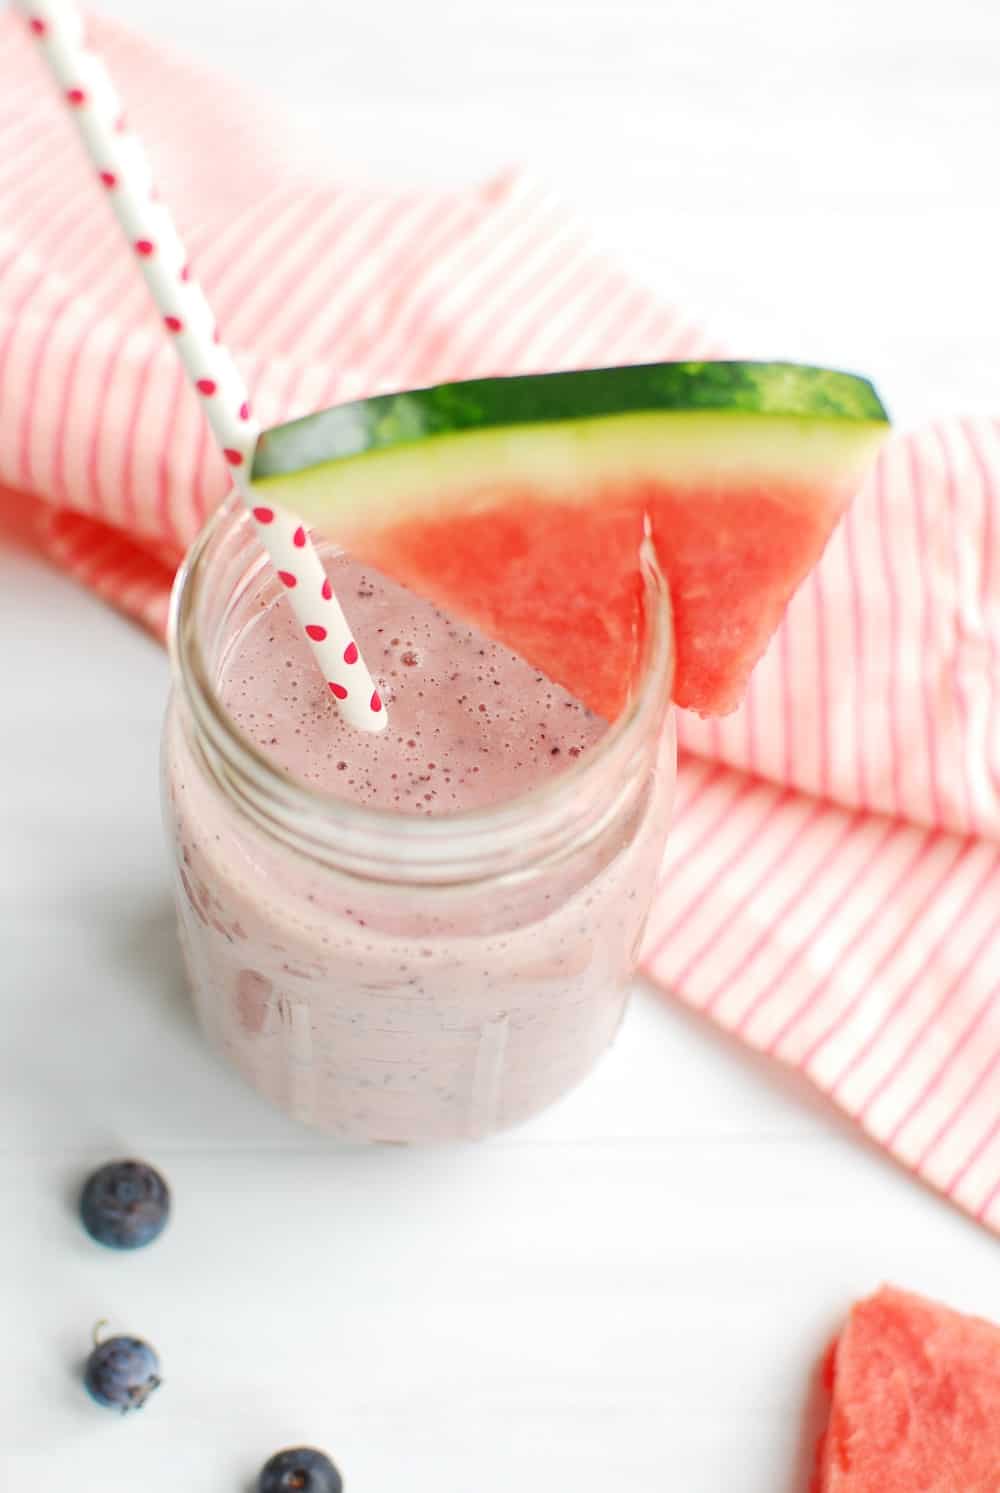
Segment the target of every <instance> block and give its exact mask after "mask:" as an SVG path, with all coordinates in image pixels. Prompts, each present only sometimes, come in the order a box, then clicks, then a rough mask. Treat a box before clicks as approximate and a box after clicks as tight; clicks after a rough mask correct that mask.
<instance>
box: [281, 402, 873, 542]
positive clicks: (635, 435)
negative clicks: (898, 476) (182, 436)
mask: <svg viewBox="0 0 1000 1493" xmlns="http://www.w3.org/2000/svg"><path fill="white" fill-rule="evenodd" d="M885 435H886V426H885V425H884V424H883V423H882V422H881V421H860V420H838V419H822V418H811V417H808V416H802V415H789V416H782V415H754V414H742V413H740V414H725V413H719V412H718V411H714V410H713V411H694V412H685V413H683V414H668V415H664V414H662V413H652V414H628V415H614V416H603V417H602V418H600V419H594V420H573V421H560V422H554V423H552V424H538V425H519V426H503V427H495V428H492V429H488V430H474V431H462V432H460V433H458V434H449V435H441V436H431V437H427V438H425V439H423V440H420V441H415V442H413V443H411V444H407V445H402V446H396V447H391V448H389V449H386V450H381V451H379V450H376V451H369V452H365V453H364V454H363V455H361V456H354V457H347V458H343V459H341V460H335V461H329V462H326V463H324V464H323V465H321V466H313V467H308V468H306V469H305V470H303V471H300V472H294V473H286V474H282V475H280V476H276V477H267V478H263V479H261V480H260V481H258V482H255V483H254V491H255V492H259V493H260V494H261V495H263V494H265V493H266V494H267V495H268V496H269V497H271V498H274V499H275V500H276V501H277V502H279V503H283V504H285V505H286V506H288V507H289V508H292V509H294V510H295V512H296V513H297V514H299V515H300V516H301V517H302V518H304V519H305V520H306V521H307V522H309V523H312V524H314V525H315V526H316V527H317V528H319V529H320V530H322V531H324V532H325V533H327V534H328V535H329V536H330V537H331V538H333V539H336V540H337V541H339V542H344V543H346V542H347V541H348V540H349V538H350V536H351V535H352V534H355V533H364V534H367V535H372V534H375V533H377V532H379V531H380V530H383V529H389V528H392V527H394V526H395V525H396V524H398V523H400V522H401V521H409V520H412V519H418V518H420V517H422V516H426V517H431V516H433V517H434V518H435V519H442V518H445V517H447V515H448V513H449V511H456V512H457V511H460V512H461V514H462V516H463V517H466V518H468V517H470V516H472V515H473V514H475V513H477V512H479V513H481V512H489V511H490V510H491V509H493V508H499V507H503V506H505V505H506V504H508V503H509V502H510V498H511V494H512V493H517V494H518V496H519V497H523V499H525V500H534V501H537V502H540V503H558V504H562V505H565V506H568V507H573V506H575V507H585V506H587V505H588V504H590V503H592V502H593V501H594V494H595V490H596V491H599V490H600V489H601V487H602V486H605V485H607V484H612V483H613V484H614V485H615V486H619V487H620V486H621V485H622V484H625V485H627V484H628V483H629V482H632V481H635V482H641V481H650V480H657V479H659V480H661V481H664V482H669V483H671V484H678V485H684V486H687V485H690V486H692V487H695V486H697V485H699V484H702V483H712V484H714V485H725V484H727V483H732V482H739V481H741V480H743V481H745V480H754V481H760V480H766V479H771V480H773V481H774V482H775V484H776V486H777V487H779V488H780V485H781V484H782V483H783V482H786V483H808V482H809V481H810V480H811V479H813V478H816V479H818V478H821V477H822V478H824V479H826V480H829V479H830V477H831V476H834V475H837V474H840V475H843V476H847V475H848V474H849V473H851V472H853V471H857V472H858V473H859V474H860V472H861V471H862V470H863V469H864V468H865V467H866V466H867V464H868V463H869V462H870V460H871V459H872V457H873V456H874V455H875V452H876V451H877V449H878V447H879V445H880V444H881V442H882V441H883V440H884V439H885Z"/></svg>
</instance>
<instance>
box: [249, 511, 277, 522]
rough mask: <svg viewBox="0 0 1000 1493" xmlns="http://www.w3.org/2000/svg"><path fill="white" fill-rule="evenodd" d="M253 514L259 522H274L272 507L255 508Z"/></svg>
mask: <svg viewBox="0 0 1000 1493" xmlns="http://www.w3.org/2000/svg"><path fill="white" fill-rule="evenodd" d="M253 516H254V518H255V519H256V520H257V522H258V523H259V524H273V523H274V509H273V508H255V509H254V510H253Z"/></svg>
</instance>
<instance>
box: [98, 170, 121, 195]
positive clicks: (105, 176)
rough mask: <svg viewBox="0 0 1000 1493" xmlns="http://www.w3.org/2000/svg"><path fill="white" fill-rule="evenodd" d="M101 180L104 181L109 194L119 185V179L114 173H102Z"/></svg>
mask: <svg viewBox="0 0 1000 1493" xmlns="http://www.w3.org/2000/svg"><path fill="white" fill-rule="evenodd" d="M101 180H102V181H103V183H104V185H105V186H106V187H107V189H108V191H109V192H110V191H111V189H112V187H116V186H117V185H118V178H117V176H116V175H115V173H114V172H113V171H102V172H101Z"/></svg>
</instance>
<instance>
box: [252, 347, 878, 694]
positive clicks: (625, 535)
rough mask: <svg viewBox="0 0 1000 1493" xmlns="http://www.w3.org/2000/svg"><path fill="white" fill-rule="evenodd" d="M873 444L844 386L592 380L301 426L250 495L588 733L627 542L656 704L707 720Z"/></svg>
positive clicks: (838, 377)
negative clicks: (657, 605) (472, 643)
mask: <svg viewBox="0 0 1000 1493" xmlns="http://www.w3.org/2000/svg"><path fill="white" fill-rule="evenodd" d="M888 428H889V427H888V417H887V415H886V412H885V410H884V408H883V406H882V403H881V401H880V399H879V397H878V395H877V394H876V392H875V390H874V389H873V387H872V385H871V384H870V383H868V382H867V380H865V379H863V378H859V377H857V376H855V375H853V374H849V373H840V372H836V371H833V370H829V369H822V368H811V367H804V366H801V365H797V364H791V363H721V362H720V363H661V364H649V365H640V366H633V367H624V368H599V369H590V370H586V371H583V372H577V373H555V374H538V375H527V376H522V377H516V378H497V379H478V380H474V381H471V382H466V383H455V384H444V385H441V386H439V387H436V388H430V389H417V390H411V391H409V392H404V393H400V394H389V395H380V396H376V397H373V398H369V399H364V400H360V401H358V402H356V403H352V404H346V405H340V406H337V407H336V408H334V409H330V410H326V411H323V412H321V413H319V414H315V415H309V416H307V417H306V418H304V419H300V420H294V421H291V422H290V423H288V424H286V425H281V426H278V427H276V428H274V429H271V430H268V431H266V432H265V434H264V436H263V437H262V438H261V442H260V445H259V447H258V450H257V454H256V457H255V461H254V466H253V482H254V487H255V489H256V490H259V491H260V492H261V494H262V495H266V496H267V498H268V499H269V500H270V499H273V500H275V501H276V502H278V503H280V504H284V505H285V506H287V507H288V508H290V509H292V510H293V511H294V512H295V513H297V514H299V515H300V516H301V517H302V518H304V519H305V520H306V521H307V522H309V523H310V524H312V525H313V526H314V527H315V528H316V529H317V530H318V531H319V532H321V533H322V534H324V535H326V536H327V537H328V538H329V539H332V540H333V541H334V542H335V543H337V544H339V545H340V546H341V547H342V548H344V549H345V550H347V551H349V552H350V553H351V554H353V555H354V556H356V557H357V558H358V559H360V560H362V561H364V562H365V563H366V564H370V565H373V566H375V567H376V568H377V569H378V570H380V571H382V572H383V574H385V575H387V576H389V577H391V578H392V579H393V580H396V581H399V582H401V583H402V584H404V585H405V586H407V587H409V588H410V589H411V590H413V591H415V592H417V593H418V594H420V595H422V596H424V597H426V598H428V599H429V600H431V601H433V602H434V603H435V604H436V605H437V606H439V607H441V608H442V609H443V610H445V611H447V612H449V613H450V614H451V615H453V616H455V617H457V618H461V619H462V620H464V621H466V622H468V623H471V624H472V625H474V626H476V627H478V628H479V629H480V630H481V631H483V632H484V633H486V634H487V635H488V636H490V637H492V638H494V639H496V640H497V641H499V642H501V643H503V644H505V645H506V646H507V647H509V648H511V649H513V650H514V651H515V652H516V653H519V654H520V655H521V656H522V657H523V658H525V659H527V660H528V662H529V663H531V664H532V665H534V666H535V667H536V668H538V669H540V670H541V671H542V672H544V673H545V674H547V675H548V676H549V678H550V679H552V680H554V681H555V682H556V683H557V684H561V685H563V686H564V687H565V688H566V689H568V690H569V691H570V692H571V693H572V694H574V695H575V696H576V697H577V698H578V699H580V700H582V701H583V703H584V704H585V705H587V706H589V707H590V708H591V709H592V710H594V711H596V712H598V713H599V714H601V715H603V716H605V717H606V718H607V719H609V720H610V719H614V718H615V717H616V716H617V715H618V714H619V712H620V711H621V709H622V706H623V705H624V703H625V699H626V697H627V695H628V692H629V672H630V667H631V666H632V664H631V660H632V659H633V658H634V655H635V646H634V640H635V635H636V629H637V626H638V617H639V608H640V605H641V596H640V580H639V570H638V554H639V547H640V542H641V540H642V537H643V533H644V531H646V530H648V532H649V534H650V536H651V538H652V541H653V544H654V546H655V549H656V552H657V556H658V559H659V564H660V568H661V570H662V571H663V574H664V575H665V577H666V579H667V582H668V585H669V590H670V598H671V605H672V609H673V620H674V633H675V646H676V657H677V666H676V674H675V680H674V691H673V698H674V700H675V702H676V703H677V704H678V705H682V706H687V707H689V708H690V709H692V710H695V711H698V712H699V713H701V714H703V715H718V714H724V713H726V712H728V711H730V710H733V709H734V708H735V707H736V706H737V705H738V704H739V702H740V699H741V697H742V695H743V691H744V689H745V687H746V683H747V679H748V677H749V675H750V671H751V669H752V668H753V666H754V664H755V663H756V661H757V660H758V658H760V656H761V654H762V653H763V652H764V649H765V648H766V646H767V643H768V641H769V639H770V637H771V635H772V634H773V632H774V630H775V628H776V627H777V625H778V623H779V622H780V620H781V617H782V615H783V613H784V610H785V607H786V606H787V604H788V601H789V598H790V597H791V595H792V593H793V592H794V590H795V588H796V587H797V586H798V585H799V583H800V582H801V581H802V579H803V578H804V576H805V575H806V574H807V573H808V571H809V570H810V569H811V568H812V566H813V565H815V563H816V561H817V560H818V559H819V557H820V554H821V553H822V551H823V547H824V545H825V544H826V542H827V540H828V538H829V536H830V534H831V532H832V530H833V528H834V525H835V524H836V522H837V520H838V518H839V517H840V515H841V514H842V513H843V511H844V509H845V507H846V506H847V504H848V503H849V502H850V500H851V498H852V497H853V496H854V494H855V493H856V492H857V490H858V488H859V487H860V485H861V483H862V481H863V479H864V476H865V473H866V472H867V470H868V468H869V466H870V465H871V463H872V461H873V458H874V457H875V454H876V453H877V451H878V448H879V446H880V444H881V442H882V440H883V439H884V438H885V436H886V434H887V431H888Z"/></svg>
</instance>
